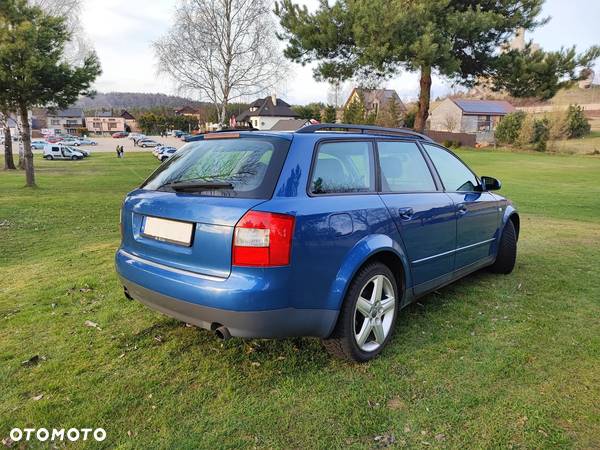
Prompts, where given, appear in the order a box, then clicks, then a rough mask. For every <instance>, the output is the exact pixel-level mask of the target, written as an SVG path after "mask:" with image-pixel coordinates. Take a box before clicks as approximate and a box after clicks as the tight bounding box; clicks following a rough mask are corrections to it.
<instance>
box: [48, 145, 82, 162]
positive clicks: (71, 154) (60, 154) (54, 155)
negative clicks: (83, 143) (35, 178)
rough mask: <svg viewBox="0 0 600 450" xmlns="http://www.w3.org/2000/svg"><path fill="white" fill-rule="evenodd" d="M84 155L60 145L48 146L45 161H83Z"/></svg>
mask: <svg viewBox="0 0 600 450" xmlns="http://www.w3.org/2000/svg"><path fill="white" fill-rule="evenodd" d="M83 157H84V155H83V153H81V152H80V151H79V150H75V149H74V148H69V147H67V146H64V145H60V144H47V145H45V146H44V159H49V160H52V159H71V160H76V159H83Z"/></svg>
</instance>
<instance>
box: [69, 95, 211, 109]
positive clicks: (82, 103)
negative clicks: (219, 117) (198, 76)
mask: <svg viewBox="0 0 600 450" xmlns="http://www.w3.org/2000/svg"><path fill="white" fill-rule="evenodd" d="M186 105H189V106H193V107H196V108H198V107H202V106H207V104H206V103H204V102H198V101H194V100H190V99H188V98H184V97H178V96H175V95H166V94H146V93H141V92H106V93H98V94H96V96H95V97H94V98H89V97H82V98H80V99H79V100H78V101H77V103H75V105H73V106H74V107H77V108H83V109H84V110H86V111H89V110H98V109H106V110H110V109H116V110H118V109H133V110H145V109H157V108H169V109H174V108H180V107H182V106H186Z"/></svg>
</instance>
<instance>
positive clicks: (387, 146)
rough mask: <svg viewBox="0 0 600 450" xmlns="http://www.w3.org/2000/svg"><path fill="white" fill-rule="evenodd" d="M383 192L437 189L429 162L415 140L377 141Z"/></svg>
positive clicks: (429, 190)
mask: <svg viewBox="0 0 600 450" xmlns="http://www.w3.org/2000/svg"><path fill="white" fill-rule="evenodd" d="M377 149H378V150H379V164H380V165H381V187H382V190H383V192H415V191H424V192H431V191H435V190H436V188H435V183H434V182H433V178H432V177H431V172H430V171H429V167H427V163H426V162H425V159H424V158H423V155H422V154H421V151H420V150H419V147H417V144H415V143H414V142H394V141H381V142H378V143H377Z"/></svg>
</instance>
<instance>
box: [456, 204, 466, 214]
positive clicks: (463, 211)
mask: <svg viewBox="0 0 600 450" xmlns="http://www.w3.org/2000/svg"><path fill="white" fill-rule="evenodd" d="M467 211H468V209H467V207H466V206H465V205H458V214H460V215H461V216H462V215H464V214H466V213H467Z"/></svg>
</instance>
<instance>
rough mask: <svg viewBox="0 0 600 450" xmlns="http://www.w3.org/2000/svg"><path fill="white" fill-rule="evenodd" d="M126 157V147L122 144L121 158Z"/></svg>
mask: <svg viewBox="0 0 600 450" xmlns="http://www.w3.org/2000/svg"><path fill="white" fill-rule="evenodd" d="M124 157H125V147H123V146H122V145H121V158H124Z"/></svg>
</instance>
